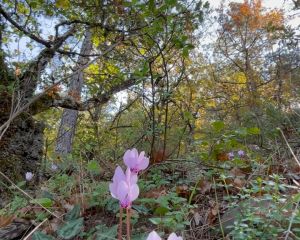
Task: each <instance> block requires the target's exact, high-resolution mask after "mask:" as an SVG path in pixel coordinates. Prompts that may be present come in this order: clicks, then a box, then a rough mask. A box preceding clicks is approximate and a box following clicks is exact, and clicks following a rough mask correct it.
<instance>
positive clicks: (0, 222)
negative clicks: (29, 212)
mask: <svg viewBox="0 0 300 240" xmlns="http://www.w3.org/2000/svg"><path fill="white" fill-rule="evenodd" d="M14 218H15V216H0V228H3V227H6V226H7V225H9V224H11V223H12V221H13V220H14Z"/></svg>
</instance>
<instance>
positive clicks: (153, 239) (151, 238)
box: [146, 231, 161, 240]
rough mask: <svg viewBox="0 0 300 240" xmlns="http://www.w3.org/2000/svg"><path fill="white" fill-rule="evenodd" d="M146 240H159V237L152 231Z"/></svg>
mask: <svg viewBox="0 0 300 240" xmlns="http://www.w3.org/2000/svg"><path fill="white" fill-rule="evenodd" d="M146 240H161V238H160V236H159V235H158V234H157V232H155V231H152V232H151V233H150V234H149V235H148V237H147V239H146Z"/></svg>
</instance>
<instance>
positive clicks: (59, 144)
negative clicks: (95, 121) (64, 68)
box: [55, 30, 92, 156]
mask: <svg viewBox="0 0 300 240" xmlns="http://www.w3.org/2000/svg"><path fill="white" fill-rule="evenodd" d="M91 51H92V41H91V32H90V31H89V30H87V31H86V36H85V39H84V41H83V43H82V47H81V51H80V53H81V55H89V54H90V53H91ZM81 55H80V56H79V58H78V67H80V66H82V65H85V64H87V62H88V60H89V58H88V57H85V56H81ZM82 85H83V72H79V73H78V74H76V75H74V77H72V79H71V82H70V87H69V92H68V95H69V96H70V97H72V98H75V99H78V100H80V95H81V90H82ZM77 118H78V111H77V110H71V109H64V110H63V114H62V117H61V123H60V127H59V130H58V134H57V140H56V148H55V152H56V153H57V154H58V155H60V156H64V155H66V154H69V153H70V152H71V151H72V143H73V139H74V135H75V128H76V123H77Z"/></svg>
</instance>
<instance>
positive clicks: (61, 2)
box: [55, 0, 70, 9]
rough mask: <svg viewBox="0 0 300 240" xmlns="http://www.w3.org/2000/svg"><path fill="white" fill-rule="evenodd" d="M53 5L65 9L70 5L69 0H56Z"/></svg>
mask: <svg viewBox="0 0 300 240" xmlns="http://www.w3.org/2000/svg"><path fill="white" fill-rule="evenodd" d="M55 6H56V7H57V8H63V9H67V8H69V7H70V1H69V0H56V1H55Z"/></svg>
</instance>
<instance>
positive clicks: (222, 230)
mask: <svg viewBox="0 0 300 240" xmlns="http://www.w3.org/2000/svg"><path fill="white" fill-rule="evenodd" d="M213 182H214V189H215V199H216V203H217V204H218V219H219V223H220V228H221V232H222V237H223V239H226V238H225V233H224V229H223V225H222V221H221V216H220V211H219V200H218V195H217V185H216V181H215V178H214V177H213Z"/></svg>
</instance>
